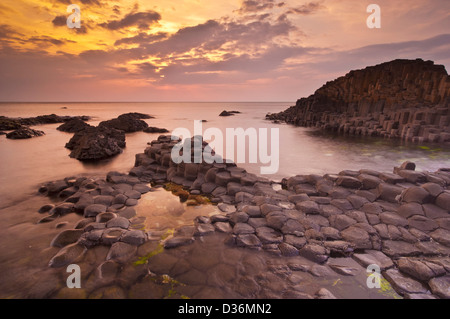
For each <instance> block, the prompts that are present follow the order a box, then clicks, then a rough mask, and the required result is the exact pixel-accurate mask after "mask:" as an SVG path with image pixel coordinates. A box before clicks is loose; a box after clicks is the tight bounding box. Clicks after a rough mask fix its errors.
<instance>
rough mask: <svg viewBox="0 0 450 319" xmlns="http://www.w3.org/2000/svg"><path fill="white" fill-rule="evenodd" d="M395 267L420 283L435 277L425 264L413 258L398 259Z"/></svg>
mask: <svg viewBox="0 0 450 319" xmlns="http://www.w3.org/2000/svg"><path fill="white" fill-rule="evenodd" d="M397 265H398V269H399V270H400V271H401V272H403V273H405V274H407V275H409V276H411V277H413V278H415V279H418V280H421V281H428V280H430V279H431V278H433V277H435V274H434V272H433V271H432V270H431V269H430V268H429V267H428V266H427V265H426V264H424V263H423V262H421V261H419V260H416V259H413V258H400V259H399V260H398V263H397Z"/></svg>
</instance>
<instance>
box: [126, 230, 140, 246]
mask: <svg viewBox="0 0 450 319" xmlns="http://www.w3.org/2000/svg"><path fill="white" fill-rule="evenodd" d="M145 240H146V236H145V233H144V232H143V231H142V230H129V231H127V232H125V233H124V234H123V235H122V237H121V238H120V241H121V242H123V243H127V244H130V245H134V246H139V245H142V244H143V243H144V242H145Z"/></svg>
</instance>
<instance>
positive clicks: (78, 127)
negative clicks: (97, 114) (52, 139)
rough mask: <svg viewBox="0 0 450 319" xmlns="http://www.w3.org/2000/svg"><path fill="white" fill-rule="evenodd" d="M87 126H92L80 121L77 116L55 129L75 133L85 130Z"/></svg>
mask: <svg viewBox="0 0 450 319" xmlns="http://www.w3.org/2000/svg"><path fill="white" fill-rule="evenodd" d="M88 127H92V126H91V125H89V124H87V123H86V122H84V121H82V120H81V119H79V118H74V119H71V120H69V121H67V122H65V123H64V124H62V125H60V126H58V127H57V128H56V129H57V130H58V131H61V132H67V133H77V132H80V131H83V130H85V129H86V128H88Z"/></svg>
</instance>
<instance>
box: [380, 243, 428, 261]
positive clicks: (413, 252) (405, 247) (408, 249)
mask: <svg viewBox="0 0 450 319" xmlns="http://www.w3.org/2000/svg"><path fill="white" fill-rule="evenodd" d="M382 251H383V253H385V254H386V255H388V256H389V257H394V258H397V257H401V256H417V255H419V254H420V253H421V251H420V249H418V248H417V247H416V246H414V245H412V244H410V243H407V242H405V241H396V240H384V241H383V245H382Z"/></svg>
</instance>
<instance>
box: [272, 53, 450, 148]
mask: <svg viewBox="0 0 450 319" xmlns="http://www.w3.org/2000/svg"><path fill="white" fill-rule="evenodd" d="M266 118H267V119H269V120H273V121H282V122H286V123H289V124H294V125H297V126H306V127H318V128H322V129H326V130H330V131H335V132H339V133H345V134H350V135H364V136H380V137H386V138H401V139H403V140H406V141H412V142H420V143H422V142H439V143H450V77H449V76H448V74H447V71H446V70H445V68H444V66H442V65H435V64H434V63H433V62H432V61H423V60H421V59H417V60H394V61H391V62H386V63H382V64H379V65H375V66H370V67H367V68H365V69H362V70H356V71H350V72H349V73H348V74H346V75H345V76H342V77H340V78H338V79H336V80H334V81H331V82H327V83H326V84H325V85H323V86H322V87H321V88H319V89H318V90H317V91H316V92H315V93H314V94H313V95H311V96H309V97H307V98H302V99H300V100H298V101H297V103H296V105H295V106H292V107H290V108H288V109H287V110H285V111H283V112H280V113H276V114H267V116H266Z"/></svg>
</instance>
